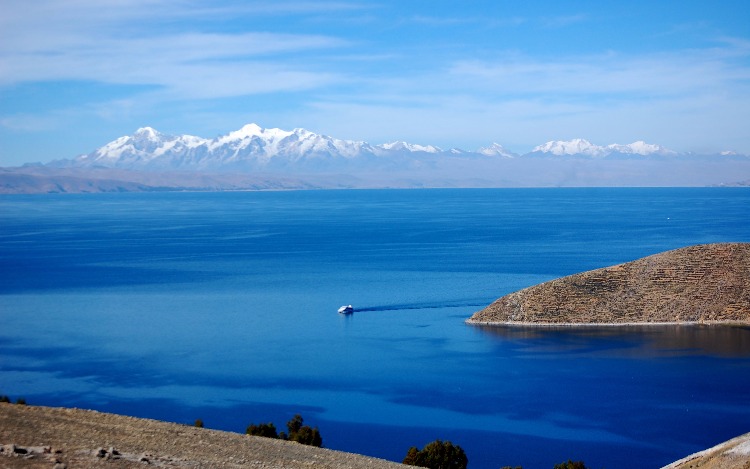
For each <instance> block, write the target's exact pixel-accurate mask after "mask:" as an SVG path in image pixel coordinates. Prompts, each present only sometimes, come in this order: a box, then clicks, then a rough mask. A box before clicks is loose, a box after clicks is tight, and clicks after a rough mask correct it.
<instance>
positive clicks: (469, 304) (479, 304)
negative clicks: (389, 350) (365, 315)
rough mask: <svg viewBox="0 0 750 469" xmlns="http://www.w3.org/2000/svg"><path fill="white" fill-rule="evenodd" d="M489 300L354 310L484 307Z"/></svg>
mask: <svg viewBox="0 0 750 469" xmlns="http://www.w3.org/2000/svg"><path fill="white" fill-rule="evenodd" d="M491 302H492V300H490V301H480V300H476V301H443V302H435V303H402V304H392V305H377V306H362V307H356V306H355V307H354V311H355V312H357V313H360V312H378V311H401V310H417V309H439V308H463V307H485V306H487V305H488V304H490V303H491Z"/></svg>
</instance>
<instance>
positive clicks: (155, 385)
mask: <svg viewBox="0 0 750 469" xmlns="http://www.w3.org/2000/svg"><path fill="white" fill-rule="evenodd" d="M749 220H750V189H743V188H702V189H695V188H693V189H503V190H405V191H390V190H379V191H310V192H307V191H301V192H263V193H260V192H242V193H148V194H129V193H123V194H92V195H43V196H2V197H0V275H1V280H2V281H1V282H0V394H7V395H9V396H11V398H16V397H24V398H26V400H27V401H28V402H29V403H31V404H41V405H53V406H76V407H83V408H92V409H97V410H102V411H111V412H118V413H124V414H129V415H136V416H143V417H151V418H160V419H165V420H169V421H176V422H182V423H189V424H190V423H192V422H193V421H194V420H195V419H197V418H200V419H202V420H203V421H204V422H205V424H206V426H207V427H210V428H217V429H224V430H230V431H236V432H244V430H245V427H246V426H247V425H248V424H250V423H260V422H268V421H272V422H274V423H275V424H276V427H277V428H279V429H283V428H284V424H285V422H286V421H287V420H289V419H290V418H291V417H292V416H293V415H294V414H295V413H300V414H302V416H303V417H304V418H305V422H306V423H308V424H310V425H312V426H317V427H318V428H319V429H320V431H321V434H322V436H323V443H324V445H325V446H326V447H328V448H333V449H341V450H346V451H353V452H359V453H363V454H368V455H373V456H378V457H382V458H386V459H391V460H396V461H400V460H401V459H402V458H403V457H404V455H405V454H406V451H407V449H408V448H409V446H420V447H421V446H422V445H424V444H426V443H428V442H430V441H432V440H435V439H438V438H439V439H443V440H451V441H452V442H453V443H455V444H458V445H460V446H462V447H463V448H464V449H465V451H466V453H467V455H468V457H469V466H470V467H471V468H494V469H497V468H498V467H500V466H503V465H514V466H515V465H523V467H524V468H526V469H531V468H537V467H538V468H550V467H552V465H553V464H555V463H558V462H561V461H563V460H567V459H568V458H571V459H582V460H584V461H585V462H586V463H587V465H588V466H589V467H592V468H601V467H607V468H609V469H612V468H624V467H633V464H635V466H637V467H659V466H661V465H664V464H666V463H669V462H671V461H673V460H675V459H678V458H680V457H683V456H685V455H687V454H689V453H691V452H695V451H698V450H701V449H704V448H706V447H708V446H712V445H714V444H716V443H719V442H720V441H723V440H726V439H728V438H731V437H734V436H737V435H739V434H741V433H745V432H748V431H750V392H749V391H750V329H748V328H736V327H734V328H731V327H685V326H682V327H677V326H675V327H656V328H653V327H652V328H635V327H634V328H616V329H612V328H600V329H596V328H589V329H557V330H554V329H550V330H535V329H503V328H479V327H471V326H467V325H465V324H464V320H465V319H466V318H468V317H469V316H470V315H471V314H472V313H473V312H475V311H477V310H479V309H481V308H482V307H484V306H485V305H487V304H489V303H490V302H492V301H493V300H495V299H496V298H498V297H499V296H502V295H504V294H506V293H509V292H512V291H515V290H517V289H520V288H523V287H526V286H529V285H533V284H536V283H539V282H542V281H546V280H550V279H552V278H556V277H559V276H563V275H568V274H572V273H575V272H579V271H583V270H589V269H594V268H598V267H604V266H608V265H612V264H616V263H621V262H626V261H630V260H634V259H637V258H640V257H643V256H646V255H650V254H654V253H657V252H661V251H665V250H668V249H674V248H679V247H683V246H687V245H691V244H699V243H709V242H724V241H744V242H748V241H750V221H749ZM349 303H351V304H353V305H354V306H355V308H357V311H356V312H355V313H354V314H353V315H351V316H343V315H339V314H337V313H336V310H337V308H338V307H339V306H341V305H342V304H349Z"/></svg>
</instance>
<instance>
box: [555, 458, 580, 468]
mask: <svg viewBox="0 0 750 469" xmlns="http://www.w3.org/2000/svg"><path fill="white" fill-rule="evenodd" d="M554 469H588V468H587V467H586V465H585V464H584V463H583V461H571V460H570V459H568V461H567V462H561V463H560V464H555V467H554Z"/></svg>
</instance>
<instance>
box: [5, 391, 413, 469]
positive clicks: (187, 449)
mask: <svg viewBox="0 0 750 469" xmlns="http://www.w3.org/2000/svg"><path fill="white" fill-rule="evenodd" d="M0 467H13V468H45V469H51V468H53V467H55V468H58V469H61V468H63V467H67V468H70V469H73V468H76V469H94V468H143V467H171V468H240V467H243V468H247V467H251V468H312V467H315V468H330V469H351V468H371V469H386V468H397V467H403V466H401V465H400V464H396V463H392V462H388V461H384V460H381V459H376V458H370V457H366V456H361V455H357V454H350V453H344V452H341V451H332V450H328V449H321V448H315V447H312V446H304V445H301V444H299V443H294V442H289V441H282V440H275V439H270V438H261V437H253V436H248V435H241V434H238V433H229V432H222V431H217V430H208V429H204V428H195V427H190V426H185V425H179V424H175V423H167V422H159V421H155V420H146V419H137V418H132V417H125V416H120V415H112V414H104V413H100V412H93V411H87V410H80V409H59V408H50V407H36V406H21V405H15V404H0Z"/></svg>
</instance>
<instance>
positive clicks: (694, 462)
mask: <svg viewBox="0 0 750 469" xmlns="http://www.w3.org/2000/svg"><path fill="white" fill-rule="evenodd" d="M748 467H750V433H746V434H744V435H742V436H738V437H737V438H732V439H731V440H729V441H725V442H723V443H721V444H718V445H716V446H714V447H713V448H709V449H707V450H704V451H701V452H699V453H695V454H691V455H690V456H687V457H685V458H682V459H680V460H679V461H675V462H673V463H672V464H670V465H668V466H664V467H663V468H662V469H691V468H701V469H735V468H739V469H747V468H748Z"/></svg>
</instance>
